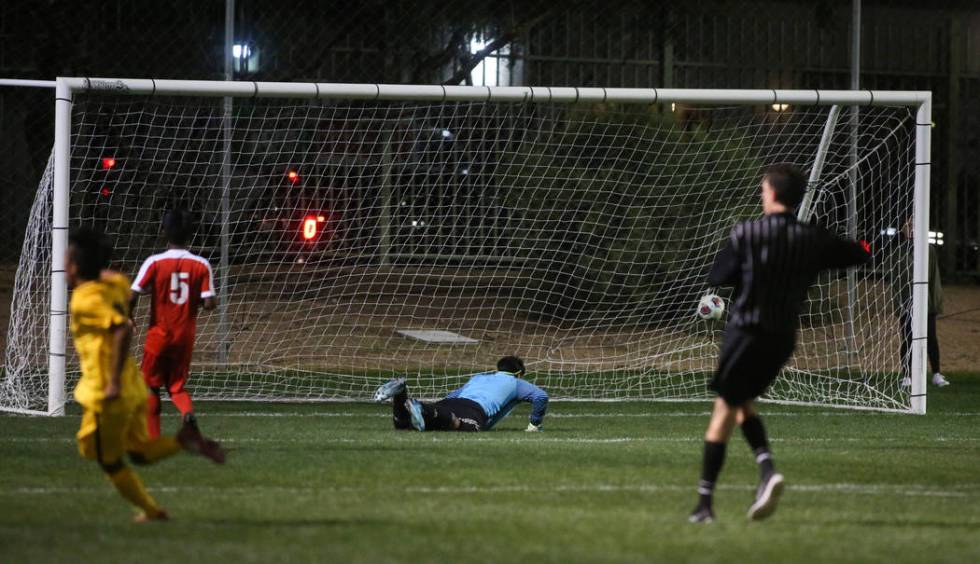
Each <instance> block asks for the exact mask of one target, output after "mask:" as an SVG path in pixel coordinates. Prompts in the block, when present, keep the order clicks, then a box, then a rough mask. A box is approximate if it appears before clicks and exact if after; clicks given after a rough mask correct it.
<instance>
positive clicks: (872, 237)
mask: <svg viewBox="0 0 980 564" xmlns="http://www.w3.org/2000/svg"><path fill="white" fill-rule="evenodd" d="M222 97H230V98H234V99H235V105H236V108H235V112H234V113H228V112H226V110H225V107H224V105H223V101H222ZM311 100H318V101H320V102H321V103H316V104H311V103H310V101H311ZM55 104H56V116H57V121H56V131H55V139H54V150H53V154H52V158H51V161H50V163H49V165H48V167H47V168H46V170H45V172H44V176H43V177H42V179H41V182H40V186H39V189H38V193H37V198H36V201H35V204H34V206H33V208H32V210H31V217H30V220H29V227H28V232H27V236H26V239H25V243H24V249H23V253H22V255H21V261H20V265H19V268H18V272H17V276H16V281H15V287H14V299H13V311H12V315H11V323H10V330H9V333H8V339H7V351H6V360H5V365H4V370H3V373H2V375H0V409H4V410H11V411H22V412H28V413H50V414H58V413H62V412H63V408H64V404H65V401H66V390H68V389H70V388H71V387H72V385H73V383H74V381H75V380H76V379H77V376H78V364H77V359H76V357H75V355H74V352H73V351H72V349H71V343H70V341H69V340H68V336H67V332H66V317H67V307H68V292H67V289H66V286H65V276H64V272H63V271H62V267H61V263H62V257H63V254H64V251H65V247H66V242H67V229H68V228H69V227H71V226H75V225H80V224H87V225H97V226H99V227H101V228H102V229H104V230H106V231H107V232H108V234H109V235H110V236H111V237H112V238H113V239H114V240H115V242H116V254H115V259H114V266H115V267H117V268H119V269H121V270H123V271H125V272H130V273H131V272H133V271H134V270H135V269H136V267H137V266H138V264H139V261H141V260H142V259H143V258H145V257H146V256H147V255H148V254H150V253H151V252H153V251H154V250H156V248H157V247H156V246H157V245H158V230H159V214H160V212H161V209H162V207H163V206H164V205H166V203H168V202H172V201H178V200H179V201H181V202H185V203H186V204H187V205H188V206H190V207H191V208H192V209H194V210H195V211H197V212H198V213H199V216H200V217H201V220H202V225H201V229H200V230H199V233H198V235H197V237H196V238H195V239H194V240H193V241H192V242H191V246H192V247H193V248H194V249H195V250H196V251H197V252H199V253H201V254H203V255H204V256H207V257H208V258H209V259H211V262H212V265H213V266H214V268H215V275H216V277H217V279H218V287H219V288H221V289H222V291H223V295H221V296H220V299H221V300H222V303H223V304H224V307H225V308H227V309H226V310H225V317H223V318H218V319H216V317H217V316H213V315H212V316H207V315H206V316H203V317H202V319H201V320H200V321H199V326H198V346H197V348H196V349H195V354H196V356H195V360H194V365H193V372H194V376H193V377H192V385H193V386H194V394H195V399H226V400H234V399H253V400H280V401H289V400H329V399H365V398H369V397H370V396H371V394H372V392H373V390H374V389H375V388H376V387H377V386H378V385H379V384H380V383H382V382H383V381H385V380H387V379H388V378H390V377H392V376H395V375H410V376H412V378H413V390H415V391H416V393H417V394H419V395H420V396H422V397H435V396H440V395H442V394H444V393H445V392H446V391H448V390H449V389H451V388H452V387H454V386H456V385H457V384H459V383H460V382H461V381H462V380H463V378H465V375H466V374H467V373H470V372H473V371H478V370H482V369H485V368H486V367H487V366H489V365H492V362H493V361H494V360H495V359H496V358H498V357H499V356H503V355H505V354H520V355H521V356H523V357H524V358H525V359H526V360H527V364H528V367H529V368H530V371H531V373H532V377H533V378H534V380H535V382H536V383H537V384H539V385H541V386H542V387H544V388H546V389H548V390H549V392H550V393H551V394H552V397H554V398H559V399H560V398H570V399H603V400H606V399H609V400H628V399H652V400H691V399H704V398H707V397H708V391H707V390H706V388H705V382H706V379H707V378H708V376H709V375H710V373H711V372H712V370H713V369H714V363H715V361H716V357H717V354H716V353H717V346H718V342H719V336H720V329H721V327H722V325H721V323H720V322H718V321H711V320H704V319H701V318H700V317H699V316H698V315H697V314H696V313H695V306H696V305H697V303H698V300H699V299H700V297H701V296H702V295H704V294H705V293H706V290H707V288H705V282H704V281H705V275H706V273H707V270H708V269H709V268H710V264H711V261H712V259H713V257H714V254H715V253H716V252H717V251H718V249H719V248H720V246H721V244H722V242H723V241H724V240H725V238H726V237H727V235H728V232H729V230H730V228H731V227H732V225H733V224H734V223H735V222H736V221H739V220H741V219H745V218H749V217H753V216H756V215H758V213H759V203H758V202H759V198H758V190H759V187H758V183H759V173H760V168H761V166H762V165H764V164H769V163H772V162H791V163H795V164H797V165H799V166H801V167H803V168H804V169H806V170H808V171H809V173H810V181H811V182H810V191H809V193H808V195H807V198H806V200H805V203H804V206H803V207H802V208H801V210H800V217H801V218H802V219H803V220H805V221H811V222H816V223H819V224H821V225H824V226H826V227H827V228H828V229H832V230H836V231H838V232H841V233H843V232H845V229H846V228H845V226H848V225H857V227H858V231H859V236H860V237H861V238H864V239H868V240H869V241H870V243H871V248H872V249H873V250H874V253H875V260H874V261H873V262H872V263H871V264H869V265H868V266H867V267H864V268H862V269H860V270H858V271H856V272H855V273H854V275H853V278H852V279H851V283H849V284H845V282H844V278H845V277H844V276H843V275H842V274H841V273H833V274H828V275H825V276H823V277H821V278H820V279H819V280H818V283H817V285H816V286H815V287H814V289H813V291H812V293H811V295H810V300H809V301H808V305H807V309H806V311H805V312H804V315H803V318H802V328H801V331H800V336H799V343H800V344H799V346H798V349H797V353H796V356H795V358H794V359H793V361H792V362H791V363H790V365H789V366H788V367H787V368H786V369H785V370H784V372H783V374H782V375H781V377H780V379H779V380H778V381H777V383H776V384H775V385H774V386H773V388H772V389H771V391H770V392H769V395H768V396H767V399H769V400H772V401H785V402H796V403H801V404H817V405H829V406H838V407H848V408H859V409H879V410H892V411H903V412H915V413H923V412H924V411H925V408H926V401H925V400H926V396H925V393H926V389H925V363H924V361H925V339H924V337H925V335H926V316H925V305H926V287H927V284H926V280H927V261H926V256H927V255H926V253H927V245H928V228H927V223H926V218H928V217H929V190H928V186H929V154H930V146H929V144H930V135H931V122H932V120H931V111H932V110H931V94H930V93H929V92H897V91H823V90H689V89H638V88H630V89H613V88H608V89H607V88H592V87H590V88H574V87H552V88H545V87H487V86H480V87H465V86H433V85H430V86H407V85H387V84H312V83H309V84H308V83H262V82H246V81H237V82H209V81H182V80H150V79H97V78H91V79H90V78H60V79H58V82H57V89H56V96H55ZM673 104H681V105H682V106H683V108H684V112H683V114H682V115H676V114H675V115H670V114H668V115H663V116H660V115H659V114H657V113H656V110H657V108H660V107H663V108H667V107H672V105H673ZM773 104H777V105H784V104H785V105H787V107H792V111H791V112H790V111H786V112H782V113H781V114H780V115H779V116H778V119H775V118H774V116H773V114H772V112H771V108H772V107H773ZM857 107H859V108H860V113H859V120H860V122H859V126H860V131H861V135H860V138H859V140H860V144H859V147H858V157H859V158H858V159H857V161H856V165H852V164H851V163H852V161H851V153H850V142H849V136H848V135H846V134H841V133H840V132H838V131H836V130H835V125H836V123H837V122H838V121H839V120H840V119H846V118H847V117H849V116H844V115H842V114H847V113H848V112H849V111H851V108H857ZM105 115H113V116H115V117H114V119H113V121H112V123H113V124H114V125H113V127H118V128H120V131H124V132H125V135H126V136H127V146H131V147H132V148H133V149H134V150H133V151H130V152H129V153H128V155H129V156H128V157H127V160H126V167H125V168H126V175H125V176H123V177H120V178H119V179H118V180H116V179H114V181H113V184H112V198H106V199H104V201H101V202H99V201H98V200H97V199H98V191H99V189H100V188H101V186H102V185H103V184H101V183H104V181H105V178H104V177H105V174H94V172H93V170H92V168H93V167H92V166H91V164H92V163H93V162H98V159H99V158H101V157H103V156H105V155H103V154H101V152H100V151H102V150H104V148H105V146H106V139H105V138H104V137H105V135H107V133H106V132H105V131H104V130H103V129H102V128H100V127H95V126H94V125H95V124H98V123H101V122H100V120H103V119H104V116H105ZM433 131H437V132H440V133H436V134H435V137H436V139H437V140H438V139H440V136H441V135H442V133H441V132H442V131H449V132H451V135H452V137H453V142H452V144H451V145H452V147H451V148H447V144H446V143H433V142H432V140H433V139H432V138H433ZM844 133H846V132H844ZM109 134H110V135H111V134H112V133H111V132H110V133H109ZM226 135H228V136H229V137H228V138H227V139H226V138H225V136H226ZM133 155H138V157H134V156H133ZM223 163H224V166H223ZM297 163H304V165H303V168H302V172H303V183H302V185H297V186H296V187H295V188H294V187H291V186H289V185H288V182H287V183H285V184H286V185H280V184H278V183H280V182H281V180H280V179H281V178H282V174H283V172H282V171H284V170H285V171H287V172H288V171H289V170H298V169H292V168H291V167H294V166H296V164H297ZM853 167H856V168H853ZM464 168H465V169H467V170H470V171H471V174H470V175H469V176H464V175H461V174H459V171H460V170H462V169H464ZM473 171H479V174H475V173H474V172H473ZM852 171H853V172H855V173H856V174H853V175H852V174H851V172H852ZM852 177H853V178H856V180H857V182H858V186H857V193H858V198H857V199H856V201H855V205H851V200H850V199H849V197H848V195H849V194H850V188H851V181H852V180H851V179H852ZM222 195H224V196H226V197H225V198H222ZM407 202H411V205H405V204H406V203H407ZM219 203H221V207H220V208H219V207H218V204H219ZM226 203H227V205H225V204H226ZM96 204H97V205H96ZM399 204H401V205H399ZM327 212H329V213H327ZM321 213H322V214H323V216H324V217H325V218H329V221H327V222H322V223H321V222H319V216H320V214H321ZM423 217H424V218H425V220H424V221H425V224H426V225H425V228H424V229H422V228H421V226H422V221H423V220H422V219H420V218H423ZM910 217H911V218H913V219H914V224H913V233H914V241H913V242H909V241H907V240H906V239H904V238H902V237H896V236H889V235H887V234H886V233H888V232H889V228H891V229H895V228H896V226H902V225H905V224H906V223H905V222H907V221H908V219H909V218H910ZM304 221H308V223H304ZM412 222H417V223H416V227H417V228H416V229H413V228H412V226H411V224H412ZM297 225H300V226H301V231H300V232H299V233H297ZM308 233H312V235H313V237H312V238H310V239H309V240H308V241H306V240H304V239H303V236H304V235H305V234H308ZM934 239H937V240H938V237H934ZM298 264H299V265H302V267H299V266H297V265H298ZM721 297H722V298H726V299H727V298H728V295H727V294H725V293H724V292H721ZM909 316H910V317H911V319H912V327H911V331H912V343H913V345H912V347H911V353H910V358H906V359H902V358H899V355H900V353H899V350H900V344H899V340H900V337H899V335H900V334H901V331H902V329H901V324H902V319H907V318H908V317H909ZM219 319H225V320H227V322H224V323H222V322H220V321H219ZM138 324H139V325H141V326H142V325H144V323H142V322H141V321H140V320H138ZM400 330H438V331H451V332H453V333H454V334H458V335H462V336H464V337H466V338H468V339H472V340H473V341H474V343H472V344H469V345H467V346H465V347H461V346H454V345H453V344H451V343H449V344H447V343H438V342H426V341H419V340H417V339H409V338H406V337H405V336H404V335H403V334H400V333H398V331H400ZM134 342H137V343H139V342H142V339H139V338H137V339H135V340H134ZM138 352H139V351H137V353H138ZM909 364H910V365H911V373H912V374H913V375H915V377H913V378H912V386H911V388H910V389H908V388H903V387H902V386H901V383H900V382H901V377H900V374H901V373H902V372H903V370H907V369H906V368H905V367H906V366H908V365H909Z"/></svg>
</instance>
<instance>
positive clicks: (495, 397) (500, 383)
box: [446, 372, 548, 430]
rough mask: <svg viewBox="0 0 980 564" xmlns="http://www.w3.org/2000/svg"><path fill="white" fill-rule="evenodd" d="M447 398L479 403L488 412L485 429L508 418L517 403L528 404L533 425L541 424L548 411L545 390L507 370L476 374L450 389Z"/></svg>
mask: <svg viewBox="0 0 980 564" xmlns="http://www.w3.org/2000/svg"><path fill="white" fill-rule="evenodd" d="M446 397H447V398H463V399H468V400H471V401H475V402H476V403H478V404H480V407H482V408H483V411H484V413H486V414H487V425H486V429H488V430H489V429H492V428H493V426H494V425H496V424H497V422H498V421H500V420H501V419H503V418H504V417H507V414H508V413H510V411H511V410H512V409H514V406H516V405H517V404H518V403H520V402H530V403H531V416H530V417H528V419H529V420H530V421H531V423H534V424H535V425H540V424H541V421H542V420H544V414H545V412H546V411H547V410H548V394H547V392H545V391H544V390H542V389H541V388H539V387H537V386H535V385H534V384H532V383H530V382H528V381H526V380H521V379H520V378H517V377H515V376H514V375H513V374H511V373H509V372H483V373H480V374H476V375H475V376H473V377H472V378H470V380H469V382H467V383H466V384H465V385H464V386H463V387H462V388H459V389H458V390H454V391H452V392H450V393H449V395H448V396H446Z"/></svg>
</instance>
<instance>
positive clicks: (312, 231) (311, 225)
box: [303, 217, 317, 241]
mask: <svg viewBox="0 0 980 564" xmlns="http://www.w3.org/2000/svg"><path fill="white" fill-rule="evenodd" d="M316 231H317V226H316V218H315V217H308V218H306V219H304V220H303V238H304V239H306V240H307V241H309V240H311V239H313V238H314V237H316Z"/></svg>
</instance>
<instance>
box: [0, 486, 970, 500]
mask: <svg viewBox="0 0 980 564" xmlns="http://www.w3.org/2000/svg"><path fill="white" fill-rule="evenodd" d="M787 488H788V489H789V490H790V491H796V492H812V493H842V494H848V495H850V494H857V495H901V496H922V497H974V496H980V488H977V487H974V486H966V487H956V486H954V487H952V488H947V489H939V488H936V487H934V486H931V485H923V484H907V485H899V484H848V483H838V484H834V483H829V484H801V485H789V486H787ZM148 489H150V490H151V491H153V492H155V493H192V494H202V493H203V494H215V495H242V494H245V495H250V496H251V495H256V494H270V495H280V494H301V495H316V494H372V493H389V492H403V493H407V494H425V495H459V494H500V493H528V494H554V493H620V492H625V493H657V492H688V491H693V489H694V488H693V487H692V486H689V485H685V486H680V485H657V484H636V485H622V484H574V485H553V486H548V485H503V486H407V487H403V488H402V487H394V486H393V487H388V488H384V487H381V488H377V487H331V486H326V487H284V486H254V487H242V486H231V487H210V486H156V487H152V486H151V487H149V488H148ZM719 489H722V490H732V491H754V490H755V486H751V485H724V484H722V485H720V486H719ZM111 491H112V489H111V488H109V487H70V488H64V487H36V488H32V487H23V488H13V489H9V490H0V496H31V495H66V494H68V495H70V494H96V495H103V494H106V495H108V494H109V493H110V492H111Z"/></svg>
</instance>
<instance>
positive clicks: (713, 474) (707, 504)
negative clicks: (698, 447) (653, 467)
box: [688, 396, 735, 523]
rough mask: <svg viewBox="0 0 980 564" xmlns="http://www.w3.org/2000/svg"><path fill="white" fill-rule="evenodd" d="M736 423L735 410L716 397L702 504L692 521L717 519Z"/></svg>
mask: <svg viewBox="0 0 980 564" xmlns="http://www.w3.org/2000/svg"><path fill="white" fill-rule="evenodd" d="M734 426H735V409H734V408H733V407H731V406H730V405H728V403H727V402H726V401H725V400H724V399H722V398H721V397H720V396H719V397H717V398H715V404H714V407H713V409H712V412H711V420H710V421H709V422H708V429H707V431H705V434H704V453H703V456H702V460H701V479H700V480H699V481H698V504H697V506H695V508H694V511H692V512H691V515H690V517H688V520H689V521H691V522H692V523H710V522H711V521H713V520H714V517H715V515H714V510H713V508H712V505H713V496H714V490H715V484H716V483H717V482H718V475H719V474H721V468H722V466H723V465H724V464H725V450H726V446H727V443H728V438H729V437H730V436H731V434H732V428H733V427H734Z"/></svg>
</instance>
